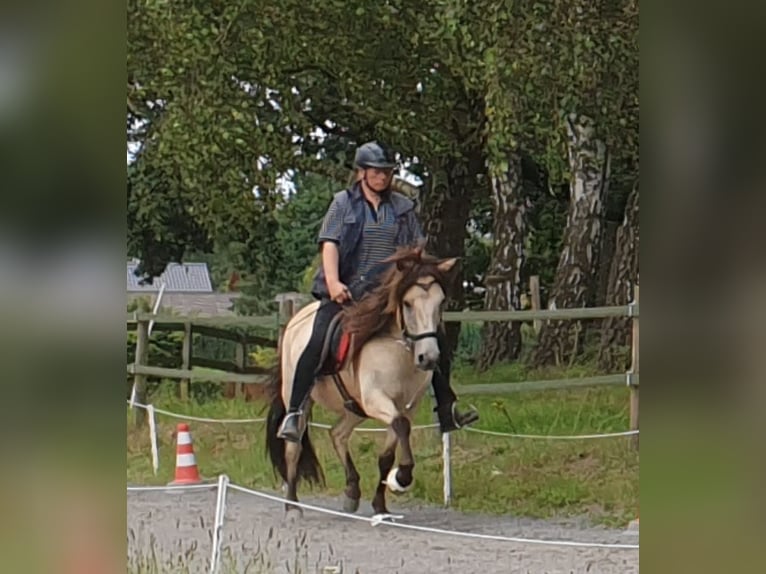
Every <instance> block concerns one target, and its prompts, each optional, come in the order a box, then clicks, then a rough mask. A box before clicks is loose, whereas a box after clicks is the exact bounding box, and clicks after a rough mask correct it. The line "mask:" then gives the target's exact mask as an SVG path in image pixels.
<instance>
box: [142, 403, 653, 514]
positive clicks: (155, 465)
mask: <svg viewBox="0 0 766 574" xmlns="http://www.w3.org/2000/svg"><path fill="white" fill-rule="evenodd" d="M132 399H133V397H131V399H130V400H128V401H127V403H128V404H129V405H130V406H131V408H133V407H138V408H141V409H146V411H147V415H148V419H149V440H150V442H151V451H152V469H153V471H154V475H155V476H157V472H158V470H159V454H158V453H159V446H158V439H157V424H156V420H155V413H160V414H163V415H165V416H168V417H171V418H175V419H179V420H186V421H194V422H202V423H218V424H255V423H262V422H265V421H266V418H255V419H213V418H207V417H196V416H192V415H183V414H178V413H174V412H171V411H167V410H164V409H159V408H156V407H154V406H153V405H144V404H141V403H137V402H134V401H133V400H132ZM309 424H310V425H311V426H313V427H315V428H321V429H330V428H332V425H328V424H324V423H309ZM438 426H439V425H438V424H430V425H416V426H413V427H412V430H422V429H429V428H437V427H438ZM387 430H388V429H385V428H357V429H355V431H359V432H386V431H387ZM465 430H466V431H469V432H472V433H477V434H484V435H489V436H497V437H504V438H515V439H536V440H549V441H550V440H585V439H588V440H590V439H601V438H614V437H624V436H631V435H636V434H638V430H633V431H623V432H615V433H602V434H585V435H535V434H515V433H513V434H512V433H503V432H496V431H488V430H482V429H475V428H471V427H466V428H465ZM441 440H442V469H443V472H442V485H443V498H444V504H445V506H449V505H450V504H451V502H452V449H451V439H450V434H449V433H443V434H442V435H441Z"/></svg>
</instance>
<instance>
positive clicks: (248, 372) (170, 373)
mask: <svg viewBox="0 0 766 574" xmlns="http://www.w3.org/2000/svg"><path fill="white" fill-rule="evenodd" d="M638 294H639V288H638V286H636V288H635V302H634V303H632V304H630V305H623V306H615V307H591V308H583V309H555V310H552V309H545V310H543V309H531V310H525V311H463V312H445V313H444V315H443V317H444V320H445V321H446V322H474V321H532V322H533V323H535V324H536V325H537V324H538V322H542V321H550V320H580V319H604V318H607V317H630V318H631V319H632V322H633V337H632V340H633V341H632V355H631V357H632V365H631V369H630V371H628V372H627V373H620V374H615V375H605V376H596V377H583V378H577V379H561V380H547V381H527V382H520V383H492V384H475V385H468V386H460V385H457V386H455V391H456V392H457V393H458V394H498V395H502V394H509V393H516V392H524V391H545V390H554V389H571V388H578V387H593V386H600V385H625V386H627V387H629V389H630V428H631V430H637V429H638V410H639V409H638V407H639V401H638V396H639V394H638V393H639V353H638V347H639V321H638V318H639V305H638ZM294 310H295V299H293V298H290V297H282V298H280V310H279V311H278V312H276V313H275V314H274V315H269V316H261V317H215V318H212V317H211V318H197V317H177V316H168V315H152V314H150V313H133V314H131V315H129V316H128V318H127V326H128V330H129V331H130V330H135V331H136V335H137V336H136V355H135V362H134V363H131V364H128V366H127V372H128V373H129V374H131V375H133V383H134V392H135V398H136V400H137V401H139V402H144V401H145V399H146V378H147V377H158V378H166V379H175V380H179V381H180V382H181V396H182V397H187V396H188V388H189V383H190V382H194V381H207V382H225V383H235V384H237V385H236V388H237V394H238V395H239V394H241V393H242V387H241V385H244V384H253V383H255V384H262V383H265V382H266V381H267V377H266V376H265V375H266V369H264V368H263V367H258V366H248V365H247V356H248V353H247V349H248V346H250V345H260V346H264V347H272V348H275V347H276V346H277V340H278V337H279V336H280V333H281V329H282V328H283V326H284V325H285V323H286V322H287V321H288V320H289V318H290V317H292V315H293V313H294ZM150 323H153V329H156V330H158V331H183V333H184V338H183V347H182V348H183V356H182V368H180V369H169V368H163V367H153V366H150V365H148V364H147V357H148V349H149V324H150ZM227 327H228V328H229V329H231V328H236V327H239V328H243V327H245V328H246V327H260V328H267V329H270V330H271V331H272V333H274V337H273V338H268V337H262V336H256V335H243V334H239V333H235V332H232V331H231V330H228V329H226V328H227ZM194 334H199V335H204V336H209V337H215V338H220V339H224V340H229V341H233V342H235V343H236V358H235V360H234V361H233V362H232V361H220V360H212V359H205V358H202V357H197V358H195V357H193V356H192V336H193V335H194ZM194 366H198V367H209V368H212V369H218V370H221V371H225V372H220V373H210V372H200V371H195V370H193V367H194ZM135 414H136V418H135V421H136V424H139V425H140V424H142V423H143V422H144V417H145V412H144V410H143V409H136V410H135ZM633 442H634V444H635V445H636V446H637V445H638V436H637V435H634V437H633Z"/></svg>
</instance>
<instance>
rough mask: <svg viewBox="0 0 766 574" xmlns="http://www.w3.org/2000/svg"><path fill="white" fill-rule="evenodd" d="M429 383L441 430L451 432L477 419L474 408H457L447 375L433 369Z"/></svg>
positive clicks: (455, 398) (477, 415) (477, 414)
mask: <svg viewBox="0 0 766 574" xmlns="http://www.w3.org/2000/svg"><path fill="white" fill-rule="evenodd" d="M431 384H432V386H433V389H434V395H435V397H436V407H435V408H434V412H436V414H437V415H438V417H439V428H440V430H441V432H443V433H445V432H452V431H454V430H457V429H460V428H463V427H464V426H467V425H470V424H473V423H475V422H476V421H478V420H479V413H478V412H476V409H473V408H470V409H469V410H468V411H466V412H460V411H459V410H458V408H457V404H456V403H457V396H455V392H454V391H453V390H452V389H451V388H450V385H449V381H448V379H447V377H446V376H444V374H443V373H442V372H441V371H440V370H438V369H437V370H435V371H434V375H433V379H432V381H431Z"/></svg>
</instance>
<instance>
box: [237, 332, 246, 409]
mask: <svg viewBox="0 0 766 574" xmlns="http://www.w3.org/2000/svg"><path fill="white" fill-rule="evenodd" d="M235 352H236V356H235V358H234V361H235V362H236V363H237V369H239V372H240V373H243V374H244V372H245V367H246V366H247V343H246V342H245V339H244V337H243V338H242V340H241V341H239V342H237V347H236V351H235ZM234 396H235V397H236V398H238V399H241V398H242V397H244V396H245V383H237V384H235V385H234Z"/></svg>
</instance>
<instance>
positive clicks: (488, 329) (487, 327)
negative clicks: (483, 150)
mask: <svg viewBox="0 0 766 574" xmlns="http://www.w3.org/2000/svg"><path fill="white" fill-rule="evenodd" d="M490 195H491V199H492V208H493V215H494V223H493V230H492V232H493V237H494V243H493V248H492V259H491V261H490V266H489V269H488V270H487V276H486V279H485V285H486V288H487V291H486V295H485V300H484V308H485V309H487V310H492V311H509V310H512V309H520V308H521V303H520V295H521V272H522V266H523V264H524V238H525V236H526V228H527V214H526V212H527V205H526V198H525V197H524V194H523V186H522V173H521V158H520V156H519V155H518V154H516V153H512V154H510V155H509V157H508V169H507V171H505V173H502V174H498V175H494V176H492V177H491V194H490ZM520 351H521V323H519V322H518V321H512V322H507V323H505V322H498V321H489V322H487V323H485V324H484V327H483V329H482V342H481V351H480V353H479V357H478V361H477V367H478V369H479V370H480V371H484V370H486V369H488V368H489V367H491V366H492V365H493V364H495V363H498V362H500V361H509V360H513V359H516V358H518V356H519V353H520Z"/></svg>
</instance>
